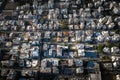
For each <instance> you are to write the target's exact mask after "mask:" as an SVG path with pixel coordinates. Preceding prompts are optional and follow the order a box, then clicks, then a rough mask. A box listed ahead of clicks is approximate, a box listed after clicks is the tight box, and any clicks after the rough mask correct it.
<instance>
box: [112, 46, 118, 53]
mask: <svg viewBox="0 0 120 80" xmlns="http://www.w3.org/2000/svg"><path fill="white" fill-rule="evenodd" d="M119 51H120V49H119V48H118V47H111V53H118V52H119Z"/></svg>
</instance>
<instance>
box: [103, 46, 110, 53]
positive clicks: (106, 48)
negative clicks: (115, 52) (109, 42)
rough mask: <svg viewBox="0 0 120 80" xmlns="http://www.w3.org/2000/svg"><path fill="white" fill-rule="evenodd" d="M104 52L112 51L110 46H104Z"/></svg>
mask: <svg viewBox="0 0 120 80" xmlns="http://www.w3.org/2000/svg"><path fill="white" fill-rule="evenodd" d="M103 52H105V53H110V52H111V51H110V48H108V47H104V48H103Z"/></svg>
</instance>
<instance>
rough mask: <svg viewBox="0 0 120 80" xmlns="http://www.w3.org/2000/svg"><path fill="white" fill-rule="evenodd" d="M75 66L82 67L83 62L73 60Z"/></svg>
mask: <svg viewBox="0 0 120 80" xmlns="http://www.w3.org/2000/svg"><path fill="white" fill-rule="evenodd" d="M74 62H75V66H83V61H82V60H80V59H74Z"/></svg>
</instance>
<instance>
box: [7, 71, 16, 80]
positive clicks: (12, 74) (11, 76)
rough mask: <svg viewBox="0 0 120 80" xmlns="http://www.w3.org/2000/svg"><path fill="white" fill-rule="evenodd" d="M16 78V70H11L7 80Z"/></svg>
mask: <svg viewBox="0 0 120 80" xmlns="http://www.w3.org/2000/svg"><path fill="white" fill-rule="evenodd" d="M15 77H16V72H15V71H14V70H10V71H9V73H8V74H7V79H6V80H14V79H15Z"/></svg>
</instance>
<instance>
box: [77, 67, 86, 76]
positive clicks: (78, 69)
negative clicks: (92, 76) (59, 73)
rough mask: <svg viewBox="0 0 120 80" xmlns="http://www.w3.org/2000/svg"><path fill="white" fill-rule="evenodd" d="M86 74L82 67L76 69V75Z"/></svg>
mask: <svg viewBox="0 0 120 80" xmlns="http://www.w3.org/2000/svg"><path fill="white" fill-rule="evenodd" d="M83 72H84V69H83V67H80V68H76V74H81V73H83Z"/></svg>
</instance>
